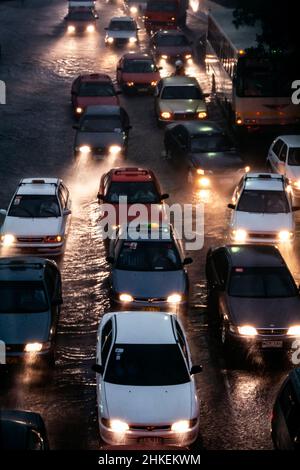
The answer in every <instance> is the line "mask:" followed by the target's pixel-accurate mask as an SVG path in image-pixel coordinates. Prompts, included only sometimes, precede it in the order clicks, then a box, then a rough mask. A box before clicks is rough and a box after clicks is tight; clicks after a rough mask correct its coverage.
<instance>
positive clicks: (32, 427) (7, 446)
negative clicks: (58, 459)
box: [0, 409, 49, 450]
mask: <svg viewBox="0 0 300 470" xmlns="http://www.w3.org/2000/svg"><path fill="white" fill-rule="evenodd" d="M0 450H49V444H48V437H47V432H46V427H45V423H44V421H43V419H42V417H41V415H40V414H38V413H33V412H31V411H21V410H3V409H2V410H1V411H0Z"/></svg>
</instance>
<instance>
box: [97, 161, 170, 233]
mask: <svg viewBox="0 0 300 470" xmlns="http://www.w3.org/2000/svg"><path fill="white" fill-rule="evenodd" d="M168 197H169V195H168V194H163V193H162V190H161V188H160V184H159V182H158V180H157V178H156V176H155V174H154V173H153V171H151V170H147V169H143V168H112V169H111V170H110V171H109V172H108V173H104V175H103V176H102V177H101V181H100V187H99V192H98V195H97V198H98V201H99V204H103V203H104V204H105V205H106V207H107V205H112V207H113V208H114V210H115V220H114V222H113V225H115V226H118V225H123V224H126V223H128V221H130V220H132V219H133V218H135V216H134V215H130V208H132V206H133V205H134V204H142V205H143V207H145V209H146V211H147V219H148V222H155V220H152V217H153V218H154V217H158V220H157V222H159V221H162V218H163V217H164V210H163V208H164V206H163V201H164V200H165V199H167V198H168ZM122 198H126V204H127V210H126V212H125V213H124V214H123V210H122V209H121V208H120V204H123V203H122ZM124 203H125V201H124ZM102 216H103V217H105V214H102ZM122 216H123V217H124V218H122Z"/></svg>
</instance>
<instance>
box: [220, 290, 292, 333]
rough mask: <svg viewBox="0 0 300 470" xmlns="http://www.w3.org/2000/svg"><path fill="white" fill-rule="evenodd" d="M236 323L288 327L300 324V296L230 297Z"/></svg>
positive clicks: (231, 310) (261, 326) (239, 324)
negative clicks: (269, 297) (267, 297)
mask: <svg viewBox="0 0 300 470" xmlns="http://www.w3.org/2000/svg"><path fill="white" fill-rule="evenodd" d="M228 304H229V308H230V312H231V316H232V320H233V322H234V324H235V325H238V326H241V325H253V326H255V327H256V328H288V327H289V326H293V325H296V324H297V325H299V324H300V297H290V298H287V299H281V298H276V299H243V298H241V297H228Z"/></svg>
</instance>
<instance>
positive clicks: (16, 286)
mask: <svg viewBox="0 0 300 470" xmlns="http://www.w3.org/2000/svg"><path fill="white" fill-rule="evenodd" d="M0 296H1V302H0V313H41V312H46V311H47V310H48V309H49V305H48V300H47V296H46V293H45V289H44V286H43V283H42V282H29V281H28V282H27V281H26V282H17V281H15V282H7V281H0Z"/></svg>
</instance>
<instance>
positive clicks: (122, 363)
mask: <svg viewBox="0 0 300 470" xmlns="http://www.w3.org/2000/svg"><path fill="white" fill-rule="evenodd" d="M104 380H105V382H108V383H112V384H116V385H130V386H137V387H138V386H140V387H145V386H148V387H151V386H152V387H159V386H170V385H180V384H185V383H188V382H189V381H190V376H189V373H188V370H187V366H186V364H185V361H184V358H183V355H182V353H181V351H180V349H179V346H178V345H177V344H115V345H114V347H113V349H112V351H111V354H110V357H109V360H108V364H107V368H106V372H105V377H104Z"/></svg>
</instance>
